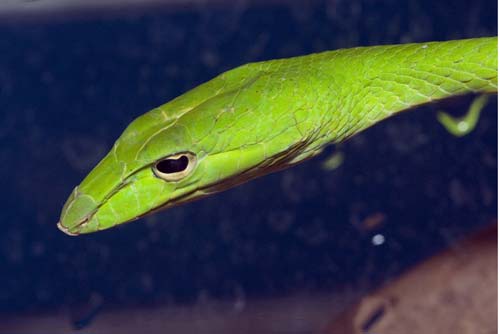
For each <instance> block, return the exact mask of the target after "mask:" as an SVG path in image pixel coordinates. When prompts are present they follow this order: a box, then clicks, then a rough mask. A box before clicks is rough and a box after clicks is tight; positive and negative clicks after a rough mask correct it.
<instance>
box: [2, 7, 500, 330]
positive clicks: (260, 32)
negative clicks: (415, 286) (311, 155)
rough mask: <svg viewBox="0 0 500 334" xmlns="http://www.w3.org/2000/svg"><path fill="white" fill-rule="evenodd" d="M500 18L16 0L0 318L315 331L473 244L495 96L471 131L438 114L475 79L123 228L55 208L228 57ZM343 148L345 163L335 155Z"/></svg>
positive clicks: (491, 213) (406, 37)
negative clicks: (121, 140)
mask: <svg viewBox="0 0 500 334" xmlns="http://www.w3.org/2000/svg"><path fill="white" fill-rule="evenodd" d="M496 34H497V2H496V1H493V0H477V1H474V2H470V1H468V0H458V1H454V2H453V5H451V3H450V2H449V1H445V0H432V1H431V0H428V1H427V0H426V1H421V0H410V1H405V2H401V1H399V0H364V1H358V0H355V1H353V0H348V1H347V0H329V1H320V0H316V1H285V0H281V1H278V0H271V1H231V2H229V1H223V0H217V1H215V0H214V1H208V0H206V1H153V0H150V1H143V2H140V1H132V0H128V1H119V0H115V1H99V2H98V1H67V0H66V1H65V0H59V1H56V0H53V1H50V0H45V1H44V0H38V1H16V0H12V1H3V2H2V3H1V4H0V36H1V38H0V110H1V111H0V143H1V144H0V161H1V164H0V184H1V186H2V189H3V191H2V193H1V195H0V199H1V201H0V202H1V210H0V224H1V225H0V229H1V233H0V333H21V332H22V333H41V332H47V330H49V329H50V330H52V333H70V332H73V331H78V330H79V329H83V331H84V332H86V333H112V332H113V331H112V330H113V328H115V329H117V330H119V331H117V332H119V333H128V332H130V333H136V332H139V331H140V332H141V333H158V332H161V328H166V327H165V326H173V325H174V324H178V326H179V327H176V328H177V329H176V330H175V331H174V332H177V333H183V332H186V333H223V332H224V330H226V331H227V332H232V333H234V332H241V333H246V332H248V333H278V332H279V333H313V332H316V331H318V330H319V329H321V328H322V327H323V326H324V325H325V324H327V323H328V322H329V321H330V320H331V319H333V318H334V316H335V315H337V314H339V313H340V312H341V311H342V310H344V309H345V308H346V307H348V306H349V305H350V304H352V303H355V302H356V301H357V300H358V298H360V297H361V296H363V295H364V294H365V293H367V292H369V291H373V290H374V289H376V288H377V287H379V286H382V285H383V284H384V283H388V282H392V280H393V279H395V278H396V277H397V276H398V275H400V274H401V273H403V272H405V271H406V270H409V269H410V268H412V267H413V266H414V265H416V264H417V263H420V262H421V261H423V260H424V259H427V258H429V257H430V256H432V255H433V254H436V253H437V252H439V251H441V250H443V249H445V248H449V247H452V248H453V247H455V248H456V249H457V250H458V251H460V246H457V241H458V240H461V239H462V238H464V237H466V236H468V235H471V234H474V233H475V232H477V231H479V230H481V229H483V228H486V227H488V226H491V225H494V224H496V217H497V112H496V108H497V101H496V96H495V97H492V98H491V99H490V103H489V104H488V105H487V107H486V108H485V110H484V112H483V114H482V116H481V119H480V121H479V124H478V127H477V129H476V130H475V131H473V132H472V133H471V134H470V135H468V136H466V137H463V138H455V137H453V136H452V135H450V134H449V133H448V132H447V131H446V130H445V129H444V128H443V127H442V126H441V125H440V124H439V123H438V122H437V121H436V111H437V110H446V111H448V112H450V113H452V114H454V115H462V114H464V113H465V112H466V111H467V108H468V106H469V104H470V102H471V101H472V98H473V97H471V96H466V97H463V98H458V99H453V100H452V101H446V102H444V103H441V104H439V105H432V106H426V107H422V108H418V109H416V110H414V111H412V112H409V113H404V114H401V115H399V116H397V117H394V118H392V119H390V120H388V121H385V122H383V123H381V124H379V125H377V126H375V127H373V128H371V129H369V130H367V131H365V132H364V133H362V134H360V135H358V136H356V137H355V138H353V139H352V140H350V141H348V142H346V143H345V144H343V145H341V146H340V147H332V148H330V149H328V150H327V151H326V152H325V153H324V154H322V155H321V156H319V157H318V158H315V159H313V160H310V161H308V162H305V163H303V164H301V165H299V166H297V167H294V168H292V169H289V170H286V171H283V172H280V173H276V174H273V175H269V176H266V177H263V178H260V179H257V180H255V181H252V182H250V183H248V184H245V185H243V186H240V187H237V188H235V189H232V190H229V191H226V192H224V193H221V194H218V195H215V196H212V197H209V198H207V199H204V200H201V201H198V202H194V203H191V204H188V205H185V206H182V207H177V208H173V209H171V210H168V211H166V212H163V213H160V214H156V215H153V216H150V217H147V218H144V219H141V220H139V221H136V222H134V223H131V224H127V225H124V226H121V227H119V228H115V229H111V230H108V231H103V232H100V233H97V234H91V235H86V236H80V237H76V238H73V237H68V236H66V235H64V234H63V233H61V232H60V231H59V230H57V228H56V222H57V221H58V219H59V213H60V209H61V208H62V205H63V204H64V201H65V200H66V198H67V196H68V195H69V194H70V192H71V190H72V189H73V187H74V186H76V185H77V184H78V183H79V182H80V181H81V180H82V179H83V177H84V176H85V175H86V174H87V173H88V172H89V171H90V169H91V168H92V167H93V166H94V165H95V164H96V163H97V162H98V161H99V160H100V159H101V158H102V157H103V156H104V154H105V153H106V152H107V151H108V150H109V149H110V148H111V146H112V144H113V142H114V140H115V139H116V138H117V137H118V136H119V135H120V133H121V132H122V131H123V130H124V128H125V127H126V126H127V125H128V123H130V122H131V121H132V120H133V119H134V118H135V117H137V116H139V115H141V114H143V113H144V112H146V111H148V110H150V109H152V108H154V107H156V106H158V105H160V104H163V103H165V102H167V101H168V100H170V99H172V98H174V97H176V96H178V95H180V94H181V93H183V92H185V91H187V90H188V89H190V88H193V87H195V86H196V85H198V84H200V83H203V82H205V81H207V80H209V79H211V78H212V77H214V76H215V75H217V74H219V73H221V72H223V71H225V70H228V69H231V68H233V67H236V66H238V65H241V64H244V63H247V62H252V61H260V60H267V59H273V58H281V57H291V56H296V55H303V54H308V53H313V52H319V51H324V50H332V49H338V48H345V47H354V46H360V45H376V44H388V43H407V42H424V41H431V40H448V39H459V38H468V37H480V36H493V35H496ZM339 151H340V152H342V153H343V157H344V161H343V163H342V164H341V165H340V167H338V168H337V169H334V170H330V169H328V168H325V167H324V161H325V160H327V159H328V158H329V157H330V156H331V155H332V154H333V152H339ZM458 245H460V244H458ZM495 246H496V244H495ZM495 270H496V269H495ZM492 289H494V291H493V290H492V293H495V294H496V286H495V287H492ZM248 314H251V316H248V317H247V318H245V319H247V320H246V321H247V322H241V321H240V322H239V326H241V327H242V328H238V327H229V325H228V324H229V323H231V324H233V323H235V321H234V320H235V319H240V318H238V315H248ZM113 315H117V317H118V318H113ZM116 319H119V320H116ZM249 319H250V320H249ZM236 323H237V324H236V325H234V326H237V325H238V322H237V321H236ZM495 324H496V322H495ZM23 326H24V327H23ZM120 326H121V327H120ZM231 326H233V325H231ZM252 326H254V327H252ZM259 326H260V327H259ZM169 328H174V327H169ZM215 328H216V329H217V330H215ZM249 328H253V330H250V331H248V329H249ZM244 329H246V330H247V331H245V330H244ZM257 329H258V330H257ZM172 330H173V329H172ZM16 331H17V332H16Z"/></svg>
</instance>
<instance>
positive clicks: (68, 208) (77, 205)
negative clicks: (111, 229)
mask: <svg viewBox="0 0 500 334" xmlns="http://www.w3.org/2000/svg"><path fill="white" fill-rule="evenodd" d="M97 207H98V205H97V203H96V202H95V200H94V199H93V198H92V197H91V196H89V195H87V194H84V193H81V192H79V190H78V187H76V188H75V189H74V190H73V192H72V193H71V195H70V197H69V198H68V200H67V201H66V204H64V207H63V209H62V212H61V218H60V220H59V222H58V223H57V227H58V228H59V229H60V230H61V231H63V232H64V233H66V234H68V235H78V234H80V233H83V229H84V227H85V226H86V225H87V224H88V223H89V221H91V220H92V216H93V214H94V213H95V212H96V210H97Z"/></svg>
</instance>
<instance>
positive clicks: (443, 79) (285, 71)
mask: <svg viewBox="0 0 500 334" xmlns="http://www.w3.org/2000/svg"><path fill="white" fill-rule="evenodd" d="M497 44H498V42H497V37H486V38H474V39H465V40H456V41H445V42H429V43H420V44H402V45H384V46H371V47H357V48H351V49H341V50H335V51H327V52H322V53H317V54H311V55H307V56H301V57H295V58H289V59H278V60H270V61H263V62H256V63H250V64H246V65H243V66H240V67H237V68H235V69H233V70H230V71H227V72H225V73H222V74H220V75H219V76H217V77H216V78H214V79H212V80H210V81H208V82H206V83H204V84H202V85H200V86H198V87H196V88H194V89H192V90H190V91H188V92H187V93H185V94H183V95H181V96H179V97H177V98H175V99H173V100H172V101H170V102H168V103H166V104H164V105H162V106H160V107H158V108H156V109H153V110H151V111H149V112H147V113H146V114H144V115H142V116H140V117H138V118H137V119H135V120H134V121H133V122H132V123H131V124H130V125H129V126H128V127H127V128H126V129H125V131H124V132H123V134H122V135H121V136H120V137H119V138H118V140H117V141H116V142H115V144H114V146H113V148H112V149H111V151H110V152H109V153H108V154H107V155H106V156H105V157H104V158H103V159H102V160H101V161H100V162H99V164H98V165H97V166H96V167H95V168H94V169H93V170H92V171H91V172H90V173H89V174H88V175H87V177H86V178H85V179H84V180H83V181H82V183H81V184H80V185H79V186H77V187H76V188H75V189H74V190H73V192H72V193H71V195H70V197H69V199H68V200H67V202H66V204H65V205H64V208H63V209H62V213H61V218H60V221H59V223H58V227H59V228H60V229H61V230H62V231H64V232H65V233H67V234H70V235H78V234H84V233H91V232H95V231H99V230H104V229H108V228H110V227H113V226H116V225H120V224H122V223H125V222H129V221H132V220H135V219H138V218H139V217H142V216H144V215H147V214H150V213H152V212H156V211H158V210H161V209H165V208H169V207H172V206H175V205H179V204H183V203H186V202H190V201H193V200H196V199H199V198H202V197H205V196H209V195H211V194H214V193H217V192H219V191H222V190H225V189H228V188H231V187H234V186H236V185H238V184H241V183H243V182H246V181H249V180H251V179H254V178H256V177H258V176H262V175H265V174H268V173H271V172H275V171H278V170H282V169H285V168H288V167H290V166H293V165H295V164H297V163H300V162H302V161H304V160H306V159H309V158H311V157H313V156H315V155H317V154H318V153H320V152H321V151H322V150H323V148H324V147H325V146H326V145H328V144H331V143H339V142H342V141H344V140H346V139H348V138H350V137H352V136H354V135H355V134H357V133H359V132H361V131H363V130H364V129H366V128H368V127H370V126H372V125H374V124H376V123H378V122H380V121H382V120H384V119H386V118H388V117H390V116H392V115H394V114H397V113H399V112H401V111H404V110H408V109H410V108H413V107H415V106H418V105H422V104H426V103H429V102H433V101H436V100H440V99H444V98H447V97H451V96H456V95H463V94H468V93H479V94H492V93H496V92H497V80H498V69H497V54H498V51H497Z"/></svg>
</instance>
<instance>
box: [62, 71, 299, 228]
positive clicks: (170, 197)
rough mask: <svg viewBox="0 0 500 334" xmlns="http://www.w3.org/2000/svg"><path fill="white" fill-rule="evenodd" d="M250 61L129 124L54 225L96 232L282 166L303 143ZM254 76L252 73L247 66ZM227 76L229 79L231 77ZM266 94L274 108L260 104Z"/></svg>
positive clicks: (67, 203) (286, 114) (275, 97)
mask: <svg viewBox="0 0 500 334" xmlns="http://www.w3.org/2000/svg"><path fill="white" fill-rule="evenodd" d="M248 66H249V65H246V66H243V67H240V68H238V69H236V70H233V71H230V72H226V73H225V74H223V75H221V76H219V77H217V78H215V79H214V80H212V81H209V82H208V83H206V84H204V85H201V86H199V87H197V88H195V89H194V90H192V91H190V92H188V93H186V94H185V95H182V96H180V97H179V98H177V99H174V100H173V101H171V102H169V103H167V104H165V105H163V106H161V107H159V108H156V109H154V110H152V111H150V112H148V113H146V114H144V115H142V116H140V117H139V118H137V119H136V120H135V121H134V122H132V123H131V124H130V125H129V127H128V128H127V129H126V130H125V131H124V133H123V134H122V135H121V136H120V137H119V138H118V140H117V141H116V143H115V144H114V146H113V148H112V150H111V151H110V152H109V153H108V154H107V155H106V156H105V157H104V159H103V160H102V161H101V162H100V163H99V164H98V165H97V166H96V167H95V168H94V169H93V170H92V171H91V172H90V173H89V174H88V176H87V177H86V178H85V179H84V180H83V182H82V183H81V184H80V185H79V186H77V187H76V188H75V189H74V191H73V192H72V193H71V195H70V197H69V198H68V200H67V202H66V204H65V205H64V208H63V210H62V213H61V218H60V221H59V223H58V227H59V229H61V230H62V231H63V232H65V233H67V234H70V235H78V234H84V233H90V232H95V231H99V230H104V229H108V228H111V227H113V226H116V225H119V224H122V223H125V222H129V221H132V220H135V219H137V218H140V217H142V216H144V215H147V214H150V213H152V212H155V211H158V210H161V209H165V208H169V207H172V206H175V205H179V204H183V203H186V202H189V201H193V200H196V199H199V198H201V197H204V196H207V195H209V194H212V193H215V192H218V191H221V190H225V189H227V188H230V187H232V186H235V185H237V184H240V183H242V182H245V181H247V180H250V179H252V178H255V177H257V176H259V175H263V174H267V173H269V172H271V171H274V170H277V169H281V168H284V167H285V166H286V165H287V164H289V163H291V162H292V159H294V158H296V157H297V156H298V155H300V154H299V153H300V152H299V153H298V152H297V151H298V150H303V149H304V147H305V145H303V143H304V141H303V140H301V138H302V136H301V134H300V131H299V129H298V128H297V126H296V122H297V119H296V118H295V117H294V116H293V114H291V113H289V112H284V113H283V114H280V113H279V112H273V110H272V109H273V108H274V107H273V105H280V103H281V104H284V103H287V101H286V98H285V97H283V98H281V99H280V98H279V97H278V96H275V92H273V91H272V90H269V89H267V90H266V87H265V86H266V83H267V82H268V80H269V78H266V74H259V75H250V74H249V73H247V72H248V71H249V69H248ZM251 73H254V71H251ZM229 79H230V80H229ZM269 95H273V96H274V101H273V102H274V103H273V105H269V104H266V102H265V101H266V100H269Z"/></svg>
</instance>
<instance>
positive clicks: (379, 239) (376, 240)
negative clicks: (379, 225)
mask: <svg viewBox="0 0 500 334" xmlns="http://www.w3.org/2000/svg"><path fill="white" fill-rule="evenodd" d="M384 242H385V237H384V236H383V235H382V234H375V235H374V236H373V237H372V244H373V245H374V246H380V245H382V244H383V243H384Z"/></svg>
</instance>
